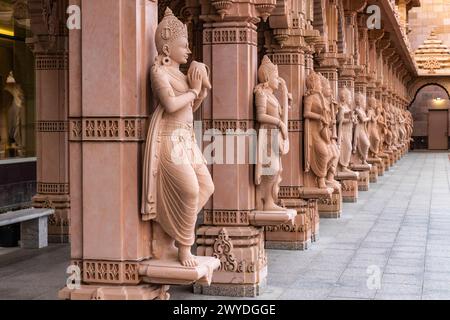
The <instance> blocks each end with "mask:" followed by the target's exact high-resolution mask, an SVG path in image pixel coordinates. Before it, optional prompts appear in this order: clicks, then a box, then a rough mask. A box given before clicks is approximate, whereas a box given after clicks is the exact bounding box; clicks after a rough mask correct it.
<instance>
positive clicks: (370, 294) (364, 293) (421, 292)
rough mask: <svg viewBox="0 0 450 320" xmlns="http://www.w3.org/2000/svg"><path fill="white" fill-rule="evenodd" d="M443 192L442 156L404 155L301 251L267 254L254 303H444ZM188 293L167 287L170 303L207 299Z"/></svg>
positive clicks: (445, 163) (447, 213)
mask: <svg viewBox="0 0 450 320" xmlns="http://www.w3.org/2000/svg"><path fill="white" fill-rule="evenodd" d="M449 185H450V162H449V159H448V155H447V153H425V152H423V153H422V152H411V153H409V154H407V155H406V156H405V157H404V158H402V159H401V160H400V161H399V162H398V163H397V164H396V165H395V166H394V167H393V168H392V169H391V170H390V171H387V172H386V173H385V176H383V177H380V179H379V181H378V183H375V184H371V185H370V190H369V191H368V192H360V198H359V199H358V203H356V204H353V203H344V208H343V214H342V216H341V218H340V219H337V220H335V219H321V221H320V238H319V239H320V240H319V241H317V242H315V243H313V244H312V245H311V247H310V248H309V249H308V250H306V251H284V250H267V251H268V255H269V259H268V261H269V266H268V270H269V272H268V288H267V290H266V292H265V293H264V294H262V295H261V296H260V297H259V298H260V299H326V298H327V299H337V298H349V299H373V298H375V299H378V298H380V299H421V298H423V299H434V298H436V299H449V298H450V285H448V281H449V280H450V273H449V271H450V189H449ZM286 266H288V267H286ZM370 266H371V268H370V270H374V269H375V268H379V270H380V272H381V275H382V278H381V289H379V290H375V289H372V290H371V289H368V287H367V279H368V278H369V274H368V273H367V269H368V267H370ZM373 266H375V267H373ZM188 292H189V289H188V288H183V289H182V288H179V289H175V288H173V289H172V293H173V294H172V297H173V299H202V298H203V299H208V298H210V297H207V296H198V295H193V294H190V293H188Z"/></svg>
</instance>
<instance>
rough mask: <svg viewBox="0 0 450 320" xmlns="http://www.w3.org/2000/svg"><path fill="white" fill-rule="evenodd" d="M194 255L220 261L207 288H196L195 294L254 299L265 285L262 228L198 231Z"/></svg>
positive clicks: (235, 227)
mask: <svg viewBox="0 0 450 320" xmlns="http://www.w3.org/2000/svg"><path fill="white" fill-rule="evenodd" d="M197 255H198V256H213V257H215V258H218V259H219V260H220V267H219V269H218V270H217V271H215V272H214V274H213V277H212V283H211V285H210V286H208V285H205V284H199V283H197V284H195V285H194V293H196V294H204V295H217V296H231V297H256V296H258V295H260V294H261V293H262V291H263V289H264V287H265V284H266V276H267V256H266V252H265V249H264V228H262V227H254V226H248V225H241V226H208V225H203V226H200V228H199V229H198V230H197Z"/></svg>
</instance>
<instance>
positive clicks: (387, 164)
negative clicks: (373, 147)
mask: <svg viewBox="0 0 450 320" xmlns="http://www.w3.org/2000/svg"><path fill="white" fill-rule="evenodd" d="M387 152H389V151H384V153H382V154H380V158H381V159H382V160H383V166H384V171H389V168H390V167H391V160H390V157H389V154H388V153H387Z"/></svg>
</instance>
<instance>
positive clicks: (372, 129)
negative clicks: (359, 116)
mask: <svg viewBox="0 0 450 320" xmlns="http://www.w3.org/2000/svg"><path fill="white" fill-rule="evenodd" d="M367 117H368V118H369V121H368V123H367V133H368V135H369V141H370V148H369V151H370V156H371V157H372V158H377V157H378V153H379V152H380V141H381V137H380V128H379V123H378V120H379V118H380V115H378V112H377V99H375V97H373V96H372V97H370V98H369V100H368V110H367Z"/></svg>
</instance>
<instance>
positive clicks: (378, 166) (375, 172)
mask: <svg viewBox="0 0 450 320" xmlns="http://www.w3.org/2000/svg"><path fill="white" fill-rule="evenodd" d="M367 162H369V163H370V164H371V165H372V167H371V168H370V177H369V180H370V182H371V183H376V182H377V181H378V176H380V175H382V174H380V171H381V170H383V159H381V158H378V157H374V158H369V159H367Z"/></svg>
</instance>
